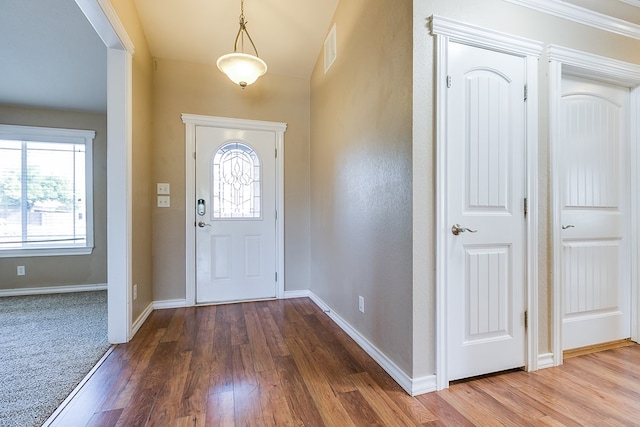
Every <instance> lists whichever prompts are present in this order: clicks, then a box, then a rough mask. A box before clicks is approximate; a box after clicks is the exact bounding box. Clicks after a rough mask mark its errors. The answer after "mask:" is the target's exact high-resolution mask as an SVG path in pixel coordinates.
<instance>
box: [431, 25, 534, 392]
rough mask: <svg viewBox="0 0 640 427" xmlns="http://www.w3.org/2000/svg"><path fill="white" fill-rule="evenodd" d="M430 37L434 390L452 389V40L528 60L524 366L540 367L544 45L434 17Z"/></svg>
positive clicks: (530, 367)
mask: <svg viewBox="0 0 640 427" xmlns="http://www.w3.org/2000/svg"><path fill="white" fill-rule="evenodd" d="M430 27H431V34H432V35H434V36H435V43H436V75H435V80H434V85H435V91H436V107H435V116H436V117H435V123H436V165H435V166H436V206H437V208H436V387H437V389H438V390H442V389H445V388H447V387H449V378H448V373H447V372H448V365H447V361H448V357H447V336H448V334H447V328H448V325H447V274H446V254H447V244H446V241H447V236H448V233H450V232H451V231H450V227H451V225H450V224H447V223H445V221H446V210H447V192H446V190H447V182H446V176H447V173H446V172H447V169H446V165H447V159H446V150H445V147H446V144H447V132H446V129H447V127H446V123H447V117H446V111H447V83H446V81H447V78H446V77H447V62H448V56H447V55H448V45H449V42H456V43H463V44H467V45H471V46H475V47H480V48H483V49H490V50H494V51H498V52H502V53H507V54H511V55H516V56H520V57H522V58H525V60H526V82H527V85H528V99H527V104H526V117H525V126H526V134H525V144H526V162H527V174H526V181H527V190H526V193H527V194H526V197H527V200H528V205H529V209H528V214H527V245H526V280H527V283H526V295H527V302H526V307H527V312H528V316H529V319H528V320H529V322H528V328H527V338H526V339H527V352H526V358H527V360H526V368H527V370H529V371H534V370H537V369H538V235H537V232H538V58H539V56H540V53H541V52H542V49H543V46H542V43H540V42H537V41H534V40H530V39H525V38H522V37H517V36H513V35H510V34H505V33H501V32H497V31H493V30H489V29H485V28H481V27H477V26H473V25H469V24H466V23H462V22H458V21H454V20H451V19H448V18H444V17H441V16H436V15H433V16H432V17H431V19H430Z"/></svg>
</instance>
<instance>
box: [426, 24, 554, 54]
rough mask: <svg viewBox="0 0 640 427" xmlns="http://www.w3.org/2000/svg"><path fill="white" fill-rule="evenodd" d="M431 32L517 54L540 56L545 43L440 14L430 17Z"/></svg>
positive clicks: (470, 44)
mask: <svg viewBox="0 0 640 427" xmlns="http://www.w3.org/2000/svg"><path fill="white" fill-rule="evenodd" d="M429 22H430V28H431V34H434V35H436V34H437V35H440V36H446V37H447V38H448V40H449V41H452V42H457V43H462V44H467V45H469V46H475V47H479V48H482V49H490V50H495V51H498V52H502V53H509V54H511V55H516V56H521V57H524V56H533V57H536V58H537V57H538V56H540V53H541V52H542V48H543V43H542V42H539V41H536V40H531V39H527V38H524V37H519V36H515V35H511V34H507V33H502V32H499V31H494V30H491V29H487V28H483V27H478V26H476V25H472V24H467V23H465V22H460V21H456V20H453V19H449V18H445V17H443V16H439V15H433V16H431V19H430V21H429Z"/></svg>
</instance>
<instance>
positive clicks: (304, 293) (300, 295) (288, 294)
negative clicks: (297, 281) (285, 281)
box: [284, 289, 311, 299]
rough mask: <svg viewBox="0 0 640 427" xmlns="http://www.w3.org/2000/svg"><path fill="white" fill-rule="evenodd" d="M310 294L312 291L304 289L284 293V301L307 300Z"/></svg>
mask: <svg viewBox="0 0 640 427" xmlns="http://www.w3.org/2000/svg"><path fill="white" fill-rule="evenodd" d="M310 294H311V291H310V290H309V289H303V290H299V291H284V299H291V298H305V297H309V296H310Z"/></svg>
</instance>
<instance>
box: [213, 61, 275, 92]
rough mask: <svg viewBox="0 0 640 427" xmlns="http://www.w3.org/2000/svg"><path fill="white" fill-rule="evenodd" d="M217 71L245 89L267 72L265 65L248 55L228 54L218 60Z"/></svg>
mask: <svg viewBox="0 0 640 427" xmlns="http://www.w3.org/2000/svg"><path fill="white" fill-rule="evenodd" d="M216 64H217V65H218V69H219V70H220V71H222V72H223V73H225V74H226V75H227V77H229V78H230V79H231V81H232V82H234V83H235V84H237V85H240V86H241V87H243V88H244V87H245V86H247V85H250V84H252V83H254V82H255V81H256V80H258V77H260V76H261V75H263V74H264V73H266V72H267V64H266V63H265V62H264V61H263V60H262V59H260V58H258V57H257V56H253V55H249V54H248V53H228V54H226V55H222V56H221V57H220V58H218V61H217V62H216Z"/></svg>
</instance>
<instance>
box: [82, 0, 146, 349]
mask: <svg viewBox="0 0 640 427" xmlns="http://www.w3.org/2000/svg"><path fill="white" fill-rule="evenodd" d="M76 3H77V4H78V6H79V7H80V9H81V10H82V12H83V13H84V14H85V16H86V17H87V19H88V20H89V22H90V23H91V25H92V26H93V28H94V29H95V30H96V33H97V34H98V36H99V37H100V38H101V39H102V41H103V42H104V44H105V46H106V47H107V277H108V279H107V280H108V290H109V292H108V296H107V298H108V303H107V305H108V312H109V316H108V317H109V319H108V335H109V342H110V343H112V344H115V343H124V342H128V341H129V339H130V336H131V317H132V313H131V310H132V308H131V302H130V295H131V292H130V290H131V286H132V283H131V238H130V235H131V146H132V121H133V119H132V57H133V52H134V49H135V47H134V45H133V43H132V42H131V39H130V38H129V36H128V34H127V32H126V30H125V28H124V25H122V22H121V21H120V19H119V18H118V15H117V14H116V13H115V10H114V9H113V7H112V6H111V3H110V2H109V0H76Z"/></svg>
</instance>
